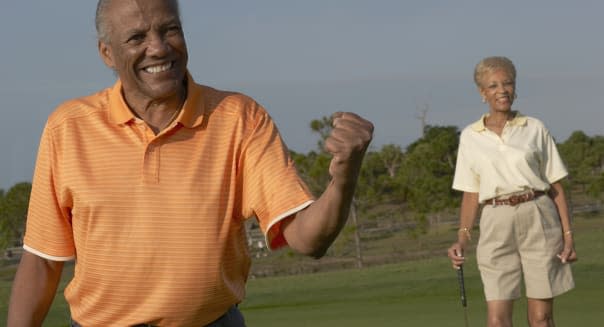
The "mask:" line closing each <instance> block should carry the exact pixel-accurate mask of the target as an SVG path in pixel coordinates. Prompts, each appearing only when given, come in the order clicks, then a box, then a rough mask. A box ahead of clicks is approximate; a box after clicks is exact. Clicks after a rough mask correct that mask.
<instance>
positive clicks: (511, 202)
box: [484, 191, 545, 206]
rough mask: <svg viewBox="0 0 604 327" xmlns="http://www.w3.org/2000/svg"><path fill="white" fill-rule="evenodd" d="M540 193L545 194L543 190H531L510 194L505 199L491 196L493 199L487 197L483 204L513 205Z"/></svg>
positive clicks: (540, 194)
mask: <svg viewBox="0 0 604 327" xmlns="http://www.w3.org/2000/svg"><path fill="white" fill-rule="evenodd" d="M542 195H545V192H543V191H533V192H530V193H524V194H519V195H512V196H510V197H509V198H505V199H497V198H493V199H488V200H485V201H484V203H485V204H492V205H496V206H498V205H508V206H515V205H517V204H520V203H523V202H527V201H531V200H533V199H536V198H538V197H540V196H542Z"/></svg>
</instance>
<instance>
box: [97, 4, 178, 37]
mask: <svg viewBox="0 0 604 327" xmlns="http://www.w3.org/2000/svg"><path fill="white" fill-rule="evenodd" d="M108 16H109V17H108V19H109V20H110V21H111V22H112V25H113V26H114V27H116V25H117V26H119V28H118V29H119V30H124V29H126V30H129V29H145V28H146V27H148V25H149V24H151V23H154V24H155V23H158V22H159V23H161V24H163V23H172V22H174V21H177V22H179V21H180V18H179V14H178V5H177V2H176V1H175V0H118V1H115V0H114V1H112V3H111V6H110V7H109V10H108Z"/></svg>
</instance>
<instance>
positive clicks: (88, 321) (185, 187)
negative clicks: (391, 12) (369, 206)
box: [8, 0, 373, 327]
mask: <svg viewBox="0 0 604 327" xmlns="http://www.w3.org/2000/svg"><path fill="white" fill-rule="evenodd" d="M178 11H179V10H178V3H177V1H170V0H120V1H111V0H101V1H99V3H98V7H97V17H96V26H97V32H98V38H99V42H98V49H99V53H100V56H101V58H102V59H103V61H104V62H105V64H106V65H107V66H108V67H110V68H111V69H113V70H114V71H115V72H116V74H117V76H118V80H117V82H116V83H115V85H114V86H113V87H111V88H108V89H105V90H101V91H99V92H98V93H95V94H93V95H89V96H85V97H82V98H78V99H74V100H71V101H68V102H66V103H64V104H62V105H60V106H59V107H58V108H57V109H56V111H55V112H54V113H53V114H52V115H51V116H50V117H49V119H48V122H47V124H46V127H45V129H44V132H43V135H42V139H41V141H40V148H39V153H38V159H37V162H36V170H35V174H34V181H33V187H32V194H31V201H30V207H29V212H28V219H27V229H26V235H25V239H24V248H25V250H26V251H25V253H24V255H23V257H22V259H21V263H20V265H19V269H18V271H17V275H16V277H15V281H14V283H13V290H12V294H11V301H10V308H9V318H8V325H9V326H39V325H41V324H42V322H43V320H44V318H45V316H46V314H47V312H48V309H49V307H50V305H51V303H52V300H53V298H54V295H55V293H56V290H57V286H58V283H59V280H60V276H61V272H62V269H63V263H64V262H65V261H68V260H75V261H76V265H75V272H74V276H73V279H72V280H71V281H70V283H69V285H68V286H67V288H66V289H65V292H64V293H65V298H66V299H67V302H68V303H69V306H70V311H71V315H72V322H71V324H72V326H86V327H88V326H245V324H244V321H243V317H242V316H241V313H240V312H239V310H238V309H237V304H238V303H240V302H241V301H242V300H243V297H244V293H245V282H246V279H247V276H248V271H249V265H250V259H249V256H248V252H247V242H246V239H245V228H244V222H245V220H246V219H248V218H251V217H256V219H258V221H259V224H260V226H261V228H262V230H263V232H264V233H265V235H266V239H267V244H269V246H270V247H271V248H279V247H281V246H285V245H288V246H290V247H291V248H293V249H294V250H296V251H298V252H300V253H303V254H306V255H310V256H313V257H321V256H322V255H323V254H324V253H325V251H326V250H327V248H328V247H329V246H330V244H331V243H332V242H333V240H334V239H335V238H336V236H337V235H338V233H339V231H340V230H341V228H342V226H343V225H344V223H345V222H346V219H347V216H348V209H349V206H350V203H351V201H352V196H353V193H354V189H355V186H356V181H357V177H358V173H359V170H360V167H361V163H362V160H363V157H364V154H365V151H366V149H367V147H368V145H369V142H370V141H371V138H372V134H373V125H372V124H371V123H370V122H368V121H367V120H365V119H363V118H361V117H359V116H357V115H355V114H353V113H336V114H334V116H333V130H332V133H331V135H330V136H329V138H328V139H327V140H326V142H325V144H326V150H327V151H329V152H330V153H332V155H333V158H332V161H331V164H330V167H329V173H330V175H331V177H332V179H331V181H330V183H329V185H328V186H327V188H326V189H325V191H324V193H323V194H322V195H321V196H320V197H319V198H317V199H314V198H313V197H312V196H311V194H310V193H309V192H308V190H307V188H306V187H305V185H304V183H303V182H302V180H301V179H300V178H299V176H298V174H297V172H296V169H295V167H294V165H293V162H292V160H291V158H290V157H289V154H288V150H287V148H286V147H285V145H284V144H283V142H282V140H281V137H280V135H279V133H278V131H277V128H276V127H275V125H274V123H273V122H272V120H271V118H270V116H269V115H268V114H267V112H266V111H265V110H264V109H263V108H262V107H261V106H260V105H259V104H257V103H256V102H255V101H254V100H252V99H250V98H249V97H247V96H245V95H242V94H239V93H233V92H226V91H220V90H216V89H213V88H210V87H207V86H203V85H199V84H197V83H196V82H195V81H194V80H193V78H192V76H191V75H190V74H189V73H188V71H187V60H188V56H187V47H186V42H185V38H184V34H183V31H182V25H181V22H180V17H179V13H178Z"/></svg>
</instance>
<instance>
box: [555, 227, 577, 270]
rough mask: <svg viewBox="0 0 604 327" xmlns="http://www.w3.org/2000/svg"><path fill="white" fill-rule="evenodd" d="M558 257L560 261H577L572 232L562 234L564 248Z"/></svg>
mask: <svg viewBox="0 0 604 327" xmlns="http://www.w3.org/2000/svg"><path fill="white" fill-rule="evenodd" d="M558 258H559V259H560V261H562V263H567V262H568V263H573V262H575V261H577V259H578V258H577V252H576V251H575V246H574V242H573V236H572V234H570V233H569V234H564V249H563V250H562V252H560V253H559V254H558Z"/></svg>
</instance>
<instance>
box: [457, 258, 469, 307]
mask: <svg viewBox="0 0 604 327" xmlns="http://www.w3.org/2000/svg"><path fill="white" fill-rule="evenodd" d="M457 281H458V282H459V292H460V295H461V305H463V307H464V308H465V307H466V306H467V304H468V303H467V301H466V286H465V284H464V277H463V266H459V269H457Z"/></svg>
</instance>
